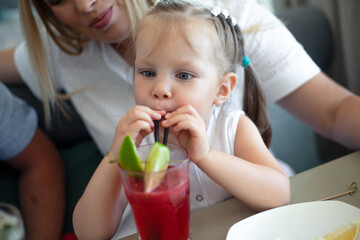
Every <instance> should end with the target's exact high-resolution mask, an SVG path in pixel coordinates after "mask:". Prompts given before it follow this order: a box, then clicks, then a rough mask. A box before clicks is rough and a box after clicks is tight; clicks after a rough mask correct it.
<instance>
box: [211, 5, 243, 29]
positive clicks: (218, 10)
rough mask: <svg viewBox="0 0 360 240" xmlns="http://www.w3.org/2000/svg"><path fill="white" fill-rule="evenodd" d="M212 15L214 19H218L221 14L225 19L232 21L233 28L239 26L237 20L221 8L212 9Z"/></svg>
mask: <svg viewBox="0 0 360 240" xmlns="http://www.w3.org/2000/svg"><path fill="white" fill-rule="evenodd" d="M210 13H211V14H212V15H213V16H214V17H217V16H219V15H220V14H222V15H223V16H224V18H225V19H228V18H229V19H230V22H231V25H232V26H233V27H235V26H236V25H237V21H236V19H235V18H234V17H233V16H231V15H230V14H229V12H228V11H227V10H226V9H223V10H221V9H220V8H219V7H214V8H213V9H211V11H210Z"/></svg>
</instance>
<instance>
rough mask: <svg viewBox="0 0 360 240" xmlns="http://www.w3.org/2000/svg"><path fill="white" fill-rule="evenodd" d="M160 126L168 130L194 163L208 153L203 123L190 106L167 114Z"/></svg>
mask: <svg viewBox="0 0 360 240" xmlns="http://www.w3.org/2000/svg"><path fill="white" fill-rule="evenodd" d="M162 126H163V127H169V128H170V131H171V132H172V134H173V135H174V136H175V137H176V138H177V141H178V142H179V144H180V145H181V146H182V147H183V148H185V149H186V150H187V152H188V154H189V158H190V160H191V161H193V162H194V163H198V162H199V161H201V159H203V158H204V157H205V156H207V154H208V153H209V143H208V138H207V134H206V126H205V122H204V120H203V119H202V117H201V116H200V115H199V113H198V112H197V111H196V110H195V109H194V108H193V107H192V106H190V105H185V106H182V107H180V108H178V109H177V110H176V111H174V112H171V113H167V114H166V115H165V120H164V121H162Z"/></svg>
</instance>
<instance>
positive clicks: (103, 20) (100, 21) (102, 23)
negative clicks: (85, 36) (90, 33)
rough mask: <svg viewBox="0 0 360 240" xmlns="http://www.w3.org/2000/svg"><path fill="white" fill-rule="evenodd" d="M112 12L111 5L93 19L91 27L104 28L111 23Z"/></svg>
mask: <svg viewBox="0 0 360 240" xmlns="http://www.w3.org/2000/svg"><path fill="white" fill-rule="evenodd" d="M112 13H113V11H112V7H109V8H108V9H106V10H105V11H103V12H102V13H100V14H99V16H97V17H96V18H94V20H92V21H91V23H90V27H92V28H95V29H104V28H105V27H106V26H107V25H109V23H110V20H111V17H112Z"/></svg>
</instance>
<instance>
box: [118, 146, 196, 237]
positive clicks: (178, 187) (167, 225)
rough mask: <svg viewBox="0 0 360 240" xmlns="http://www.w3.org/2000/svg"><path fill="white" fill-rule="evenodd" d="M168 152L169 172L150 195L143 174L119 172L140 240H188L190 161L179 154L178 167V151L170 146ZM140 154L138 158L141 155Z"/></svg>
mask: <svg viewBox="0 0 360 240" xmlns="http://www.w3.org/2000/svg"><path fill="white" fill-rule="evenodd" d="M169 148H170V151H171V161H170V166H169V169H168V170H167V172H166V175H165V177H164V178H163V179H162V181H161V183H160V185H159V186H157V187H156V188H155V189H154V190H152V191H151V192H145V190H144V185H145V184H144V182H145V181H144V179H145V177H144V175H145V173H133V172H127V171H124V170H121V172H122V178H123V181H124V186H125V193H126V197H127V199H128V201H129V203H130V205H131V208H132V211H133V214H134V218H135V222H136V227H137V230H138V233H139V236H140V238H141V240H160V239H161V240H186V239H190V237H189V236H190V234H189V229H190V226H189V220H190V199H189V194H190V187H189V186H190V185H189V182H190V181H189V171H188V170H189V160H188V159H186V152H185V151H184V150H181V151H182V152H181V154H183V155H184V154H185V155H184V156H182V157H181V158H182V161H181V162H180V163H179V156H177V157H176V153H175V154H173V151H174V148H179V147H178V146H174V145H172V146H171V145H170V146H169ZM177 151H178V150H177ZM139 153H140V154H141V151H139ZM177 154H178V153H177ZM181 158H180V159H181ZM184 159H186V160H184ZM174 162H175V163H174ZM147 174H152V175H159V174H162V173H161V172H154V173H147Z"/></svg>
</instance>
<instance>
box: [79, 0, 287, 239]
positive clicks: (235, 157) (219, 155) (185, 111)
mask: <svg viewBox="0 0 360 240" xmlns="http://www.w3.org/2000/svg"><path fill="white" fill-rule="evenodd" d="M135 52H136V54H135V56H136V57H135V68H134V95H135V100H136V104H137V106H135V107H133V108H132V109H131V110H130V111H129V112H128V113H127V114H126V115H125V116H124V117H123V118H122V119H121V120H120V121H119V123H118V125H117V129H116V133H115V137H114V140H113V143H112V147H111V148H110V153H109V154H108V156H113V157H114V158H115V156H118V154H119V149H120V145H121V143H122V141H123V139H124V137H125V136H126V135H130V136H131V137H132V138H133V140H134V141H135V142H136V143H137V145H139V144H143V143H144V142H147V143H149V142H151V141H152V138H153V134H150V133H152V132H153V129H154V124H153V121H154V120H160V119H161V118H162V117H164V118H165V120H163V121H161V126H162V127H163V128H165V127H168V128H170V136H169V140H168V141H169V142H170V143H175V144H179V145H181V146H182V147H184V148H185V149H186V150H187V152H188V155H189V158H190V160H191V164H190V188H191V190H190V203H191V209H192V210H198V209H201V208H204V207H208V206H210V205H213V204H215V203H218V202H220V201H223V200H225V199H228V198H230V197H231V196H235V197H237V198H239V199H240V200H242V201H243V202H244V203H245V204H247V205H249V206H250V207H252V208H254V209H256V210H264V209H268V208H273V207H277V206H281V205H284V204H287V203H288V202H289V199H290V189H289V179H288V177H287V176H286V174H285V172H284V171H283V170H282V169H281V167H280V166H279V164H278V163H277V161H276V159H275V158H274V157H273V156H272V154H271V153H270V152H269V150H268V149H267V147H266V145H265V143H264V141H265V142H266V143H267V144H268V143H269V141H270V133H269V130H270V129H269V124H268V120H267V118H266V113H265V108H264V107H263V106H264V102H263V98H262V93H261V91H260V90H259V89H260V88H259V87H258V86H257V85H258V83H257V79H256V78H255V74H254V72H253V69H252V67H251V65H250V61H249V59H248V58H247V57H246V55H245V51H244V42H243V37H242V34H241V31H240V29H239V26H238V25H237V24H236V21H235V20H234V19H233V18H232V17H230V16H229V15H228V13H227V12H226V11H223V12H220V11H219V9H213V10H212V11H210V9H208V8H206V7H203V6H202V5H196V4H195V3H194V1H192V2H190V1H189V2H187V1H181V0H164V1H159V2H158V3H157V4H156V5H155V6H154V8H153V9H152V10H151V11H150V13H149V14H148V15H147V16H146V17H145V18H144V19H143V20H141V21H140V23H139V25H138V26H137V29H136V32H135ZM238 63H241V64H242V65H243V68H242V69H240V71H245V74H244V76H245V79H244V81H245V85H246V88H245V89H244V91H245V92H246V93H247V94H245V96H246V97H245V99H244V103H245V109H248V111H249V112H250V113H251V114H254V115H257V116H258V118H259V119H261V121H260V120H259V121H258V123H257V126H256V125H255V124H253V122H252V121H251V120H250V119H249V118H248V117H247V116H245V113H244V112H243V111H242V110H237V111H234V112H232V111H221V112H220V113H217V111H218V110H219V109H214V108H216V106H220V105H223V104H224V103H225V102H226V101H227V100H228V99H229V97H230V96H231V92H232V90H233V89H234V87H235V84H236V82H237V76H236V74H235V72H236V66H237V64H238ZM250 99H251V101H250ZM254 103H255V104H254ZM257 127H258V128H259V129H262V131H263V138H264V141H263V139H262V138H261V134H260V133H259V131H258V129H257ZM160 132H162V131H160ZM119 174H120V173H119V170H118V166H117V165H115V164H109V158H104V159H103V161H102V162H101V164H100V165H99V167H98V169H97V170H96V172H95V174H94V175H93V177H92V179H91V180H90V182H89V185H88V186H87V188H86V190H85V192H84V194H83V196H82V197H81V199H80V201H79V202H78V204H77V206H76V208H75V211H74V217H73V222H74V229H75V232H76V234H77V236H78V237H79V238H80V239H90V237H92V238H94V239H104V238H110V237H111V236H113V234H114V233H115V231H116V229H117V228H118V226H119V225H120V222H121V220H122V218H123V223H122V224H121V226H120V229H121V230H120V231H123V229H124V228H125V227H124V225H125V224H129V223H128V222H127V220H126V218H127V217H128V216H127V215H126V214H127V213H125V214H124V210H125V208H126V204H127V202H126V199H125V196H124V192H123V187H122V183H121V178H120V176H119ZM258 189H261V194H260V195H259V192H258ZM123 214H124V215H123ZM127 230H128V229H127ZM133 231H134V229H133ZM94 234H95V235H94ZM117 237H119V236H117Z"/></svg>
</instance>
